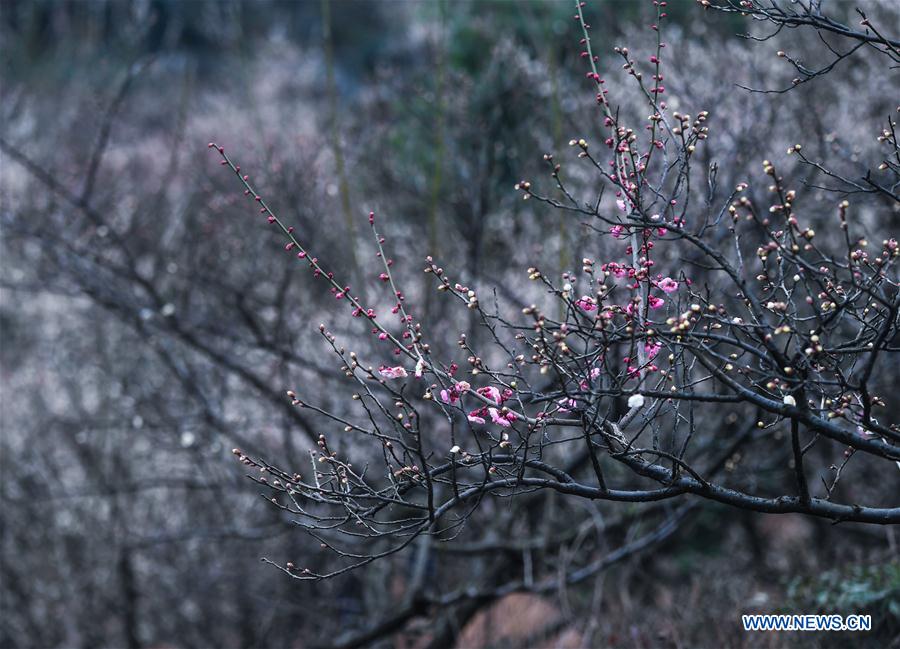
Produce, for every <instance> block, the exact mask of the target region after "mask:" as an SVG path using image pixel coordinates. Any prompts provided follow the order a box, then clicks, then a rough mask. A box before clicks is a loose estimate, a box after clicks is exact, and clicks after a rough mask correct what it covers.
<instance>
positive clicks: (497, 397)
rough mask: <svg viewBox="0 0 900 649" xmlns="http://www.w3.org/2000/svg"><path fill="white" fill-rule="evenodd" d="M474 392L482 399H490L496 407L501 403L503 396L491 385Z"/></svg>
mask: <svg viewBox="0 0 900 649" xmlns="http://www.w3.org/2000/svg"><path fill="white" fill-rule="evenodd" d="M476 392H477V393H478V394H480V395H481V396H483V397H487V398H488V399H490V400H491V401H493V402H494V403H496V404H497V405H499V404H501V403H503V396H502V395H501V394H500V390H498V389H497V388H495V387H494V386H492V385H489V386H486V387H483V388H478V389H477V390H476Z"/></svg>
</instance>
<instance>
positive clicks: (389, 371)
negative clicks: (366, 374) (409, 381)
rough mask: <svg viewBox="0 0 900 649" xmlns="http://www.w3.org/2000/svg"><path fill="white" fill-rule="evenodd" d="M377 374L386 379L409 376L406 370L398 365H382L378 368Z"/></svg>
mask: <svg viewBox="0 0 900 649" xmlns="http://www.w3.org/2000/svg"><path fill="white" fill-rule="evenodd" d="M378 373H379V374H381V376H383V377H384V378H386V379H402V378H405V377H407V376H409V374H407V372H406V370H405V369H403V368H402V367H400V366H399V365H398V366H397V367H388V366H387V365H382V366H381V367H379V368H378Z"/></svg>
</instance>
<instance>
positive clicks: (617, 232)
mask: <svg viewBox="0 0 900 649" xmlns="http://www.w3.org/2000/svg"><path fill="white" fill-rule="evenodd" d="M609 233H610V234H611V235H613V236H614V237H615V238H616V239H622V238H623V237H625V236H627V235H628V230H626V229H625V227H624V226H622V225H614V226H612V228H611V229H610V231H609Z"/></svg>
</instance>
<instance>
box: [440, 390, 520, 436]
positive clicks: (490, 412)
mask: <svg viewBox="0 0 900 649" xmlns="http://www.w3.org/2000/svg"><path fill="white" fill-rule="evenodd" d="M457 385H458V384H457ZM476 392H477V393H478V394H480V395H481V396H482V397H485V398H486V399H488V400H489V401H492V402H493V403H494V404H496V405H497V406H499V405H502V404H503V402H504V401H506V400H507V399H510V398H511V397H512V395H513V392H512V390H510V389H509V388H507V389H505V390H503V392H500V390H498V389H497V388H495V387H493V386H486V387H483V388H478V390H476ZM448 396H450V395H448ZM442 397H443V395H442ZM485 417H490V418H491V421H493V422H494V423H495V424H498V425H500V426H503V427H504V428H506V427H508V426H509V425H510V424H511V423H512V422H513V421H515V420H516V419H517V418H518V417H517V416H516V414H515V413H513V412H507V413H505V414H501V413H500V410H499V409H498V408H496V407H494V406H482V407H480V408H476V409H475V410H473V411H472V412H470V413H469V414H468V415H467V418H468V420H469V421H471V422H472V423H474V424H483V423H485Z"/></svg>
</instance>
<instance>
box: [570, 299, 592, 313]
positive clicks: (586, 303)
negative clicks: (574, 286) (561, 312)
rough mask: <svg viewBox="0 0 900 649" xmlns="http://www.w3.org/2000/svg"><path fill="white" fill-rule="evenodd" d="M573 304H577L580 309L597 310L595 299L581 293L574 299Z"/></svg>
mask: <svg viewBox="0 0 900 649" xmlns="http://www.w3.org/2000/svg"><path fill="white" fill-rule="evenodd" d="M575 306H577V307H578V308H579V309H581V310H582V311H587V312H588V313H590V312H591V311H596V310H597V300H595V299H594V298H592V297H591V296H590V295H582V296H581V297H580V298H579V299H578V300H576V301H575Z"/></svg>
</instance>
